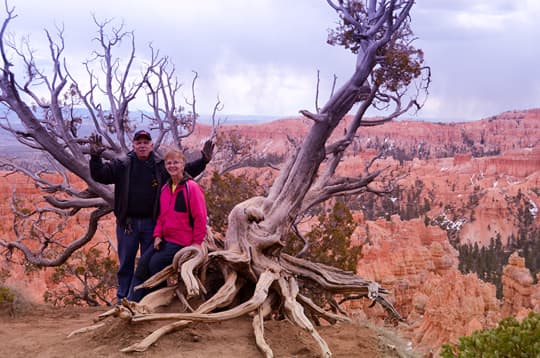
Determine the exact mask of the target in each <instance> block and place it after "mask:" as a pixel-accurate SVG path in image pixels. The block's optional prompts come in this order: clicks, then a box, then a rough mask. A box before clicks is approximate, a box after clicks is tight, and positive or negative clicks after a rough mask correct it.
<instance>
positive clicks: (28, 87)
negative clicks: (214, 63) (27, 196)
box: [0, 1, 197, 267]
mask: <svg viewBox="0 0 540 358" xmlns="http://www.w3.org/2000/svg"><path fill="white" fill-rule="evenodd" d="M5 11H6V14H7V16H6V18H5V20H4V21H3V24H2V28H1V30H0V61H1V62H0V91H1V93H0V103H1V105H2V108H1V109H0V127H2V128H3V129H4V130H6V131H8V132H9V133H11V134H12V135H13V137H14V138H15V139H16V140H17V141H19V142H20V143H22V144H23V145H24V146H26V147H29V148H32V149H34V150H35V151H37V152H40V153H42V154H43V157H42V159H41V160H40V161H37V162H36V161H34V162H30V163H29V162H28V161H26V162H25V161H24V160H22V162H23V164H21V160H20V158H9V159H8V158H2V159H0V168H2V169H3V170H7V171H8V172H15V171H18V172H21V173H23V174H24V175H27V176H28V177H29V178H31V179H32V180H33V181H34V182H35V184H36V186H37V187H38V188H40V189H41V190H42V191H43V192H44V194H45V195H44V200H45V203H44V204H42V205H39V209H38V210H31V211H30V213H26V212H25V213H24V215H20V212H19V213H18V214H17V211H18V209H17V208H16V207H15V206H14V212H15V213H16V223H15V226H17V227H18V228H20V230H17V231H16V238H15V239H14V240H8V239H3V238H2V239H0V247H4V248H5V249H7V251H8V254H10V255H11V256H12V257H13V255H12V254H13V253H17V254H21V253H22V255H23V256H24V259H25V260H26V261H27V262H29V263H30V264H33V265H37V266H41V267H43V266H59V265H61V264H63V263H64V262H65V261H66V260H67V259H68V258H69V257H70V256H71V255H72V254H73V253H74V252H75V251H76V250H78V249H80V248H82V247H83V246H84V245H86V244H87V243H88V242H90V240H91V239H92V238H93V237H94V235H95V233H96V230H97V228H98V222H99V220H100V218H102V217H103V216H105V215H106V214H108V213H110V212H111V211H112V207H113V191H112V188H111V187H110V186H107V185H103V184H100V183H97V182H95V181H93V180H92V178H91V176H90V171H89V167H88V159H89V157H88V150H89V148H88V145H87V138H88V135H89V134H90V133H91V132H95V133H98V134H100V135H101V136H103V139H104V143H105V145H106V146H107V148H108V149H107V150H106V151H105V152H104V157H105V158H108V159H111V158H113V157H117V156H121V155H124V154H126V153H127V152H128V151H129V150H131V144H130V143H131V137H132V135H133V133H134V131H135V130H136V129H137V125H138V123H144V127H145V128H148V127H149V128H151V129H153V130H154V133H155V139H154V149H155V150H157V151H159V148H160V146H161V145H162V144H167V145H176V146H178V147H181V140H182V138H184V137H186V136H188V135H190V134H191V133H192V132H193V129H194V127H195V125H196V121H197V110H196V101H195V84H196V79H197V74H196V73H195V74H194V77H193V79H192V82H191V87H190V88H188V96H189V97H190V99H185V98H184V97H181V95H185V94H183V93H181V92H180V89H181V84H180V82H179V81H178V79H177V77H176V74H175V68H174V65H173V64H172V63H171V61H170V59H169V58H168V57H166V56H165V57H162V56H160V54H159V51H157V50H154V49H153V48H152V46H151V45H150V46H149V49H148V51H147V52H148V53H147V54H145V55H139V54H137V56H136V43H135V36H134V33H133V32H132V31H126V30H125V29H124V24H120V25H115V23H114V22H112V21H111V20H104V21H99V20H97V19H96V18H95V17H94V22H95V25H96V28H97V31H96V35H95V37H94V38H93V39H92V41H93V43H94V44H95V45H96V46H95V49H94V50H93V51H92V53H91V54H90V55H89V58H88V59H87V60H86V61H84V69H85V70H86V72H87V76H86V78H84V77H85V76H83V78H77V79H76V78H74V76H73V75H72V72H73V71H72V70H71V69H72V68H73V67H70V64H69V63H68V62H67V60H66V59H65V54H64V52H65V43H64V29H63V28H57V29H56V30H57V32H56V33H55V34H53V33H51V32H49V31H47V30H45V37H46V40H47V44H48V52H49V56H50V57H49V60H50V61H49V65H48V66H45V67H42V66H43V65H42V64H41V63H39V64H38V61H37V58H36V56H35V54H36V50H35V49H33V48H31V44H30V43H29V42H28V40H27V39H26V38H22V40H18V39H16V37H15V36H14V35H12V34H10V33H9V32H8V27H9V25H10V24H11V22H12V21H13V20H14V19H15V18H16V17H17V16H18V15H16V14H15V9H14V8H12V7H9V5H8V4H7V1H6V2H5ZM126 54H127V55H126ZM139 59H140V60H139ZM137 96H146V98H147V102H148V104H149V108H150V111H149V112H144V113H140V114H137V113H135V112H130V109H129V108H130V105H131V104H132V103H133V101H134V100H135V98H136V97H137ZM140 117H143V118H142V119H141V118H140ZM138 118H139V120H138ZM17 159H19V160H17ZM51 173H54V174H56V176H51V175H46V174H51ZM74 177H77V178H79V179H80V180H82V181H83V182H84V184H85V185H86V186H85V187H84V188H83V189H77V186H74V185H73V184H74V183H73V182H74ZM15 201H16V202H19V201H20V200H19V199H17V200H15ZM82 213H84V214H83V215H84V216H88V217H89V219H88V220H87V227H86V230H85V232H84V233H83V234H82V235H81V236H80V237H78V238H76V239H73V238H70V237H69V236H68V235H66V231H65V230H55V232H54V233H50V232H47V230H46V229H45V227H47V226H50V223H51V222H58V223H61V225H59V226H58V229H61V228H62V227H63V228H65V227H66V224H65V222H66V220H69V218H73V217H74V216H75V215H79V214H82ZM23 222H24V223H23ZM67 231H69V230H67Z"/></svg>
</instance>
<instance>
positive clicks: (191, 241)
mask: <svg viewBox="0 0 540 358" xmlns="http://www.w3.org/2000/svg"><path fill="white" fill-rule="evenodd" d="M163 160H164V162H165V169H166V170H167V172H168V173H169V175H170V176H171V179H170V180H169V181H168V182H167V183H166V184H165V185H164V186H163V188H162V189H161V195H160V204H159V216H158V218H157V223H156V227H155V229H154V245H153V247H150V248H149V249H148V250H147V251H146V252H145V253H144V254H143V255H142V256H141V258H140V260H139V265H138V266H137V270H135V277H134V279H133V285H132V290H131V294H130V298H129V299H130V300H131V301H136V302H139V301H140V300H141V299H142V298H143V297H144V296H146V295H147V294H148V293H150V292H152V291H154V290H156V289H158V288H161V287H165V286H166V285H167V283H166V282H163V283H162V284H160V285H158V286H157V287H154V288H152V289H140V290H136V291H135V290H133V287H135V286H138V285H140V284H141V283H143V282H144V281H146V280H147V279H148V278H150V277H151V276H153V275H155V274H156V273H158V272H159V271H161V270H162V269H164V268H165V267H166V266H168V265H170V264H171V263H172V260H173V258H174V255H175V254H176V253H177V252H178V250H180V249H181V248H183V247H186V246H190V245H201V243H202V242H203V240H204V237H205V235H206V203H205V200H204V194H203V191H202V189H201V187H200V186H199V185H198V184H197V183H196V182H195V181H193V180H191V178H190V177H189V176H188V175H187V174H186V173H184V166H185V163H186V160H185V157H184V154H183V153H182V152H181V151H180V150H178V149H176V148H173V149H169V150H168V151H167V152H166V153H165V156H164V158H163Z"/></svg>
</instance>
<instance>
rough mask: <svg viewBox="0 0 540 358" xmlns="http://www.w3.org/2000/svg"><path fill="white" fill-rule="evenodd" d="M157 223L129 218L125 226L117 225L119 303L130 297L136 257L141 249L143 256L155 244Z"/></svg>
mask: <svg viewBox="0 0 540 358" xmlns="http://www.w3.org/2000/svg"><path fill="white" fill-rule="evenodd" d="M154 226H155V221H154V220H153V219H151V218H142V219H137V218H129V219H128V220H127V223H126V224H125V225H120V224H117V225H116V238H117V240H118V260H119V264H118V273H117V277H118V289H117V291H116V298H117V301H118V303H120V300H121V299H122V298H124V297H128V295H129V291H130V288H131V283H132V281H133V271H134V270H135V257H136V256H137V251H138V250H139V248H140V252H141V255H142V254H143V252H145V251H146V250H147V249H148V248H149V247H152V245H153V242H154V238H153V235H154Z"/></svg>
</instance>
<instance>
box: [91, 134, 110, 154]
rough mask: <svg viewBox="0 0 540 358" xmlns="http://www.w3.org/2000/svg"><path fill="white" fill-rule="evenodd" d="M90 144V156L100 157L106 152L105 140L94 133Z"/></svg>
mask: <svg viewBox="0 0 540 358" xmlns="http://www.w3.org/2000/svg"><path fill="white" fill-rule="evenodd" d="M88 144H90V155H97V156H98V157H99V156H100V155H101V153H103V152H104V151H105V149H107V148H105V146H104V145H103V139H102V138H101V136H100V135H98V134H96V133H92V134H91V135H90V137H88Z"/></svg>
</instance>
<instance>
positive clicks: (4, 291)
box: [0, 286, 15, 304]
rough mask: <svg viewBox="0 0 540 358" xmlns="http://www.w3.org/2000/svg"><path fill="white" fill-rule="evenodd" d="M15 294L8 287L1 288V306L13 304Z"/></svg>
mask: <svg viewBox="0 0 540 358" xmlns="http://www.w3.org/2000/svg"><path fill="white" fill-rule="evenodd" d="M14 300H15V294H14V293H13V292H11V290H10V289H9V288H8V287H4V286H0V304H2V303H13V301H14Z"/></svg>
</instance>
